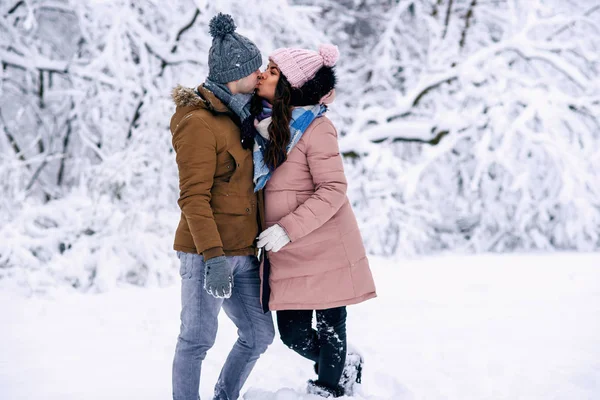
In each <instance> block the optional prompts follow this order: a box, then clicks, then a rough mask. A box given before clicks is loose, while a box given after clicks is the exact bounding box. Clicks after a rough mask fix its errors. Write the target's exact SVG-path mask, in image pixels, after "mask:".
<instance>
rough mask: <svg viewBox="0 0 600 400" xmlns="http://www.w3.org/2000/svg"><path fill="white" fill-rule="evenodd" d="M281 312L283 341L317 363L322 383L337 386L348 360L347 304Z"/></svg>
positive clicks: (280, 326) (280, 332) (279, 314)
mask: <svg viewBox="0 0 600 400" xmlns="http://www.w3.org/2000/svg"><path fill="white" fill-rule="evenodd" d="M313 313H314V311H312V310H286V311H277V325H278V327H279V334H280V335H281V340H282V341H283V343H284V344H285V345H286V346H288V347H289V348H290V349H292V350H294V351H295V352H296V353H298V354H300V355H301V356H303V357H305V358H308V359H309V360H312V361H314V362H315V363H317V368H318V373H319V383H321V384H323V385H325V386H329V387H331V388H337V387H338V384H339V382H340V378H341V376H342V371H343V370H344V362H345V361H346V307H338V308H330V309H327V310H317V311H316V314H317V330H316V331H315V330H314V329H312V319H313Z"/></svg>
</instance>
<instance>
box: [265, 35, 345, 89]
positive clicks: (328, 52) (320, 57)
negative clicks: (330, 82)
mask: <svg viewBox="0 0 600 400" xmlns="http://www.w3.org/2000/svg"><path fill="white" fill-rule="evenodd" d="M339 56H340V52H339V50H338V48H337V46H334V45H332V44H322V45H320V46H319V51H318V52H316V51H312V50H305V49H297V48H281V49H277V50H275V51H274V52H273V53H271V55H270V56H269V60H271V61H273V62H274V63H275V64H277V66H278V67H279V70H280V71H281V73H282V74H283V75H285V77H286V78H287V80H288V82H289V83H290V84H291V85H292V87H295V88H299V87H301V86H302V85H304V84H305V83H306V82H308V81H309V80H311V79H312V78H314V77H315V74H316V73H317V71H319V70H320V69H321V68H322V67H323V66H326V67H333V66H334V65H335V63H336V62H337V60H338V58H339Z"/></svg>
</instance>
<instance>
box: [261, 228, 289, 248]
mask: <svg viewBox="0 0 600 400" xmlns="http://www.w3.org/2000/svg"><path fill="white" fill-rule="evenodd" d="M289 242H291V240H290V238H289V236H288V235H287V233H285V231H284V230H283V228H282V227H281V226H279V225H277V224H275V225H273V226H272V227H270V228H269V229H265V230H264V231H262V232H261V234H260V235H258V244H257V246H258V247H264V248H265V250H266V251H272V252H273V253H277V252H278V251H279V250H281V248H282V247H283V246H285V245H286V244H288V243H289Z"/></svg>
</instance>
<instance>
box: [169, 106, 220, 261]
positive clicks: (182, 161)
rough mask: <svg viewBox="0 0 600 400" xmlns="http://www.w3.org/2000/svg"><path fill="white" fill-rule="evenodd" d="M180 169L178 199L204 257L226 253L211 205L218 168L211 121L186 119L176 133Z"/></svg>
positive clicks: (175, 147) (194, 118)
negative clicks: (209, 123) (209, 124)
mask: <svg viewBox="0 0 600 400" xmlns="http://www.w3.org/2000/svg"><path fill="white" fill-rule="evenodd" d="M173 148H174V149H175V152H176V154H177V155H176V161H177V168H178V170H179V200H178V204H179V207H180V208H181V211H182V213H183V215H184V216H185V219H186V220H187V223H188V226H189V229H190V233H191V235H192V238H193V240H194V245H195V246H196V250H197V252H198V253H199V254H200V253H201V254H203V255H204V258H205V260H207V259H210V258H213V257H217V256H220V255H224V254H225V253H224V252H223V243H222V241H221V236H220V235H219V231H218V229H217V224H216V222H215V218H214V215H213V210H212V208H211V206H210V200H211V189H212V186H213V181H214V176H215V171H216V168H217V141H216V138H215V135H214V133H213V132H212V131H211V130H210V127H209V126H208V124H207V123H206V122H205V121H204V120H202V118H200V117H197V116H194V115H192V116H190V117H189V118H187V119H185V120H183V121H182V122H181V123H180V124H179V126H177V128H176V129H175V132H174V133H173Z"/></svg>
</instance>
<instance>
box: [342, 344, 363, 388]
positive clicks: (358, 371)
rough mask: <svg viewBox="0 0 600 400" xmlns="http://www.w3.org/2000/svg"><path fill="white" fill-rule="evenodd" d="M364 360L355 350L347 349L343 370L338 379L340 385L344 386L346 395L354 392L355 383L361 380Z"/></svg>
mask: <svg viewBox="0 0 600 400" xmlns="http://www.w3.org/2000/svg"><path fill="white" fill-rule="evenodd" d="M363 364H364V360H363V358H362V356H361V355H360V354H359V353H358V352H356V351H355V350H351V351H348V354H347V355H346V362H345V364H344V371H343V372H342V377H341V379H340V386H341V387H343V388H344V393H345V394H346V396H353V395H354V394H355V390H356V385H357V384H359V383H361V381H362V370H363Z"/></svg>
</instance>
